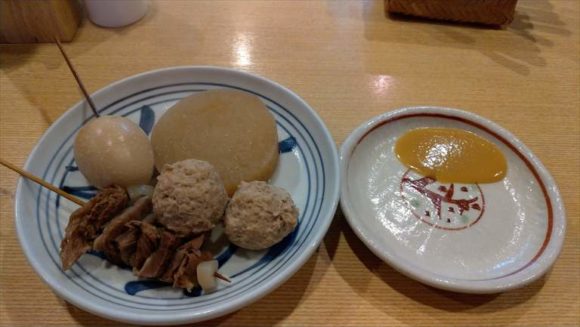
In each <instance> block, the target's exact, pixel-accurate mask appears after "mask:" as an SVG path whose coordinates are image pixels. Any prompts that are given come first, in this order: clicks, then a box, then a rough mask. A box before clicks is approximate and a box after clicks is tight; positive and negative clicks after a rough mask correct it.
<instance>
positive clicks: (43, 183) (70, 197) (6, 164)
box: [0, 158, 231, 283]
mask: <svg viewBox="0 0 580 327" xmlns="http://www.w3.org/2000/svg"><path fill="white" fill-rule="evenodd" d="M0 164H1V165H2V166H4V167H6V168H8V169H11V170H13V171H15V172H16V173H18V174H19V175H20V176H22V177H26V178H28V179H30V180H31V181H33V182H35V183H37V184H39V185H40V186H42V187H45V188H47V189H49V190H51V191H53V192H55V193H57V194H58V195H60V196H62V197H65V198H67V199H68V200H70V201H72V202H74V203H76V204H78V205H80V206H84V205H85V201H83V200H81V199H79V198H77V197H75V196H73V195H71V194H68V193H67V192H65V191H63V190H61V189H59V188H57V187H55V186H54V185H52V184H50V183H48V182H46V181H45V180H43V179H40V178H38V177H36V176H34V175H32V174H31V173H29V172H27V171H26V170H23V169H20V168H18V167H17V166H15V165H13V164H11V163H9V162H8V161H6V160H4V159H2V158H0ZM214 276H215V277H216V278H219V279H221V280H223V281H226V282H228V283H231V280H230V279H229V278H227V277H225V276H224V275H222V274H220V273H218V272H215V273H214Z"/></svg>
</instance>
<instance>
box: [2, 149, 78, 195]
mask: <svg viewBox="0 0 580 327" xmlns="http://www.w3.org/2000/svg"><path fill="white" fill-rule="evenodd" d="M0 164H2V166H4V167H6V168H8V169H12V170H13V171H15V172H17V173H18V174H20V175H21V176H24V177H26V178H28V179H30V180H31V181H33V182H35V183H38V184H40V185H41V186H43V187H46V188H47V189H49V190H51V191H53V192H55V193H57V194H58V195H61V196H63V197H65V198H67V199H69V200H70V201H72V202H74V203H76V204H78V205H80V206H83V205H84V204H85V202H84V201H83V200H81V199H79V198H77V197H76V196H73V195H70V194H68V193H67V192H65V191H63V190H61V189H59V188H57V187H55V186H54V185H52V184H49V183H47V182H45V181H44V180H42V179H40V178H38V177H36V176H34V175H32V174H31V173H29V172H27V171H25V170H22V169H20V168H18V167H16V166H15V165H13V164H11V163H9V162H7V161H5V160H4V159H0Z"/></svg>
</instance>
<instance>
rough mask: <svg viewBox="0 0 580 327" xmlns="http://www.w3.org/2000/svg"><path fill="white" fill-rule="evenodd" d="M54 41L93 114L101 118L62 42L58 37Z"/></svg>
mask: <svg viewBox="0 0 580 327" xmlns="http://www.w3.org/2000/svg"><path fill="white" fill-rule="evenodd" d="M54 41H55V42H56V46H57V47H58V49H59V50H60V53H62V56H63V57H64V61H66V64H67V66H68V68H69V69H70V72H71V73H72V74H73V76H74V77H75V80H76V81H77V84H78V85H79V88H80V89H81V91H82V92H83V95H84V96H85V99H86V100H87V102H88V103H89V106H90V107H91V109H92V110H93V114H94V115H95V117H100V115H99V113H98V112H97V107H96V106H95V104H94V103H93V100H92V99H91V97H90V96H89V93H88V92H87V89H85V86H84V84H83V81H81V78H80V77H79V74H77V71H76V70H75V68H74V67H73V65H72V62H71V61H70V59H69V58H68V56H67V54H66V52H64V48H63V47H62V44H60V41H59V40H58V38H57V37H55V38H54Z"/></svg>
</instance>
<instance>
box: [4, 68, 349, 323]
mask: <svg viewBox="0 0 580 327" xmlns="http://www.w3.org/2000/svg"><path fill="white" fill-rule="evenodd" d="M215 88H226V89H237V90H242V91H245V92H249V93H252V94H255V95H257V96H259V97H260V98H261V99H262V101H263V102H264V103H265V104H266V105H267V106H268V108H269V109H270V111H271V112H272V114H273V115H274V116H275V118H276V122H277V125H278V137H279V140H280V152H281V154H280V161H279V164H278V167H277V170H276V172H275V174H274V176H273V177H272V180H271V182H272V183H273V184H275V185H278V186H281V187H283V188H285V189H287V190H288V191H289V192H290V193H291V194H292V197H293V199H294V201H295V202H296V205H297V206H298V207H299V209H300V217H299V225H298V227H297V228H296V230H295V231H294V232H293V233H292V234H291V235H289V236H288V237H287V238H286V239H284V240H283V241H282V242H280V243H279V244H278V245H276V246H274V247H272V248H271V249H269V250H267V251H261V252H252V251H243V250H241V249H236V247H235V246H232V245H229V244H227V242H220V241H217V243H218V246H216V248H215V249H214V250H215V253H216V257H217V259H218V260H219V262H220V272H221V273H223V274H225V275H227V276H230V278H231V279H232V283H231V284H225V283H221V284H220V286H219V289H218V290H217V291H216V292H214V293H211V294H203V293H202V292H201V291H200V290H194V291H193V292H191V293H187V292H184V291H182V290H178V289H172V288H169V287H166V286H164V285H161V284H159V283H156V282H147V281H145V282H144V281H139V280H137V278H136V277H135V276H133V274H132V273H131V271H130V270H126V269H121V268H119V267H117V266H113V265H110V264H108V263H107V262H106V261H105V260H103V259H102V258H101V257H99V255H98V254H86V255H84V256H83V257H82V258H81V259H80V260H79V261H78V262H77V264H75V265H74V267H73V268H72V269H71V270H69V271H67V272H63V271H62V270H61V268H60V267H61V263H60V259H59V244H60V241H61V240H62V238H63V231H64V228H65V226H66V224H67V221H68V217H69V215H70V213H71V212H72V211H73V210H74V209H76V206H75V205H74V204H73V203H71V202H69V201H68V200H66V199H64V198H61V197H59V196H57V195H56V194H54V193H51V192H49V191H47V190H46V189H43V188H40V187H39V186H37V185H36V184H34V183H32V182H30V181H27V180H20V182H19V183H18V188H17V191H16V206H15V207H16V209H15V218H16V228H17V232H18V237H19V239H20V243H21V245H22V248H23V249H24V253H25V254H26V256H27V258H28V260H29V262H30V264H31V265H32V266H33V268H34V269H35V270H36V272H37V273H38V275H39V276H40V277H41V278H42V279H43V280H44V281H45V282H46V283H47V284H48V285H49V286H50V287H51V288H52V289H53V290H54V292H56V293H57V294H58V295H60V296H61V297H63V298H64V299H65V300H66V301H68V302H70V303H72V304H74V305H76V306H78V307H80V308H82V309H84V310H87V311H90V312H92V313H94V314H97V315H99V316H102V317H106V318H110V319H115V320H119V321H123V322H129V323H138V324H150V325H159V324H180V323H187V322H195V321H201V320H205V319H210V318H215V317H218V316H221V315H224V314H226V313H229V312H232V311H234V310H237V309H240V308H242V307H243V306H246V305H248V304H250V303H252V302H254V301H256V300H258V299H259V298H261V297H262V296H264V295H266V294H267V293H269V292H271V291H272V290H274V289H275V288H276V287H278V286H279V285H280V284H282V283H283V282H284V281H286V280H287V279H288V278H289V277H290V276H292V274H294V273H295V272H296V271H297V270H298V269H299V268H300V267H301V266H302V265H303V264H304V263H305V262H306V260H307V259H308V258H309V257H310V255H311V254H312V252H313V251H314V250H315V249H316V247H317V246H318V245H319V243H320V241H321V240H322V238H323V237H324V235H325V233H326V231H327V229H328V226H329V224H330V222H331V220H332V218H333V215H334V212H335V210H336V205H337V202H338V192H339V177H338V173H339V170H338V166H339V164H338V155H337V151H336V148H335V144H334V141H333V140H332V137H331V136H330V134H329V133H328V130H327V129H326V127H325V125H324V123H323V122H322V121H321V120H320V118H319V117H318V115H317V114H316V113H315V112H314V110H313V109H312V108H310V106H308V104H306V103H305V102H304V101H303V100H302V99H300V98H299V97H298V96H297V95H296V94H294V93H293V92H292V91H290V90H288V89H286V88H284V87H282V86H280V85H278V84H276V83H274V82H271V81H269V80H267V79H265V78H262V77H258V76H255V75H251V74H248V73H243V72H239V71H235V70H230V69H224V68H215V67H175V68H168V69H162V70H157V71H152V72H147V73H143V74H139V75H136V76H133V77H129V78H127V79H124V80H122V81H119V82H116V83H113V84H111V85H110V86H108V87H105V88H104V89H102V90H100V91H98V92H96V93H95V94H94V95H93V96H92V97H93V99H94V101H95V103H96V104H97V106H98V108H101V110H100V111H101V113H102V114H104V115H122V116H127V117H129V118H130V119H131V120H133V121H135V122H137V123H139V125H140V126H141V127H142V128H143V129H144V130H145V131H146V132H149V131H150V130H151V128H152V126H153V125H154V123H155V121H157V120H158V119H159V117H160V116H161V115H162V114H163V113H164V112H165V111H166V110H167V109H168V108H169V107H171V106H172V105H173V104H174V103H175V102H176V101H178V100H179V99H181V98H183V97H185V96H187V95H189V94H192V93H194V92H201V91H204V90H208V89H215ZM90 118H91V113H90V110H89V109H88V108H87V107H86V106H85V105H84V104H83V103H79V104H77V105H75V106H74V107H73V108H71V109H70V110H69V111H67V112H66V113H65V114H64V115H63V116H62V117H61V118H60V119H59V120H58V121H57V122H55V123H54V124H53V125H52V126H51V127H50V128H49V129H48V131H47V132H46V133H45V134H44V136H43V137H42V139H41V140H40V142H39V143H38V144H37V146H36V147H35V148H34V150H33V151H32V153H31V154H30V156H29V158H28V160H27V162H26V165H25V168H26V170H28V171H30V172H32V173H34V174H35V175H37V176H40V177H42V178H43V179H45V180H46V181H48V182H50V183H52V184H54V185H58V186H59V187H61V188H63V189H65V190H67V191H69V192H71V193H74V194H76V195H77V196H79V197H85V198H89V197H91V196H93V195H94V193H95V190H94V188H92V187H91V186H89V185H87V182H86V180H85V179H84V177H83V176H82V175H81V173H80V172H79V171H78V170H77V169H76V166H75V163H74V160H73V152H72V144H73V140H74V137H75V134H76V132H77V130H78V129H79V128H80V127H81V126H82V125H83V123H84V122H86V120H87V119H90ZM213 234H214V235H213V237H214V239H217V238H218V236H219V231H216V232H214V233H213Z"/></svg>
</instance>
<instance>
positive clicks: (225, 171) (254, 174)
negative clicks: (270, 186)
mask: <svg viewBox="0 0 580 327" xmlns="http://www.w3.org/2000/svg"><path fill="white" fill-rule="evenodd" d="M151 143H152V145H153V150H154V153H155V165H156V166H157V169H158V170H161V169H162V168H163V166H164V165H166V164H170V163H174V162H176V161H180V160H185V159H198V160H204V161H208V162H209V163H211V164H212V165H213V166H214V167H215V168H216V169H217V170H218V172H219V174H220V176H221V177H222V179H223V181H224V184H225V187H226V190H227V192H228V194H230V195H231V194H233V193H234V191H235V190H236V187H237V186H238V185H239V183H240V182H241V181H254V180H263V181H265V180H268V179H269V178H270V176H271V175H272V173H273V172H274V169H275V168H276V165H277V163H278V136H277V131H276V122H275V121H274V117H273V116H272V115H271V114H270V112H269V111H268V109H267V108H266V106H265V105H264V104H263V103H262V101H261V100H260V99H259V98H258V97H256V96H254V95H251V94H248V93H245V92H240V91H233V90H211V91H207V92H201V93H198V94H194V95H191V96H189V97H186V98H184V99H183V100H181V101H179V102H178V103H177V104H176V105H174V106H173V107H171V108H170V109H169V110H168V111H167V112H166V113H165V114H164V115H163V116H162V117H161V119H160V120H159V122H158V123H157V124H156V125H155V127H154V129H153V132H152V135H151Z"/></svg>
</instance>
